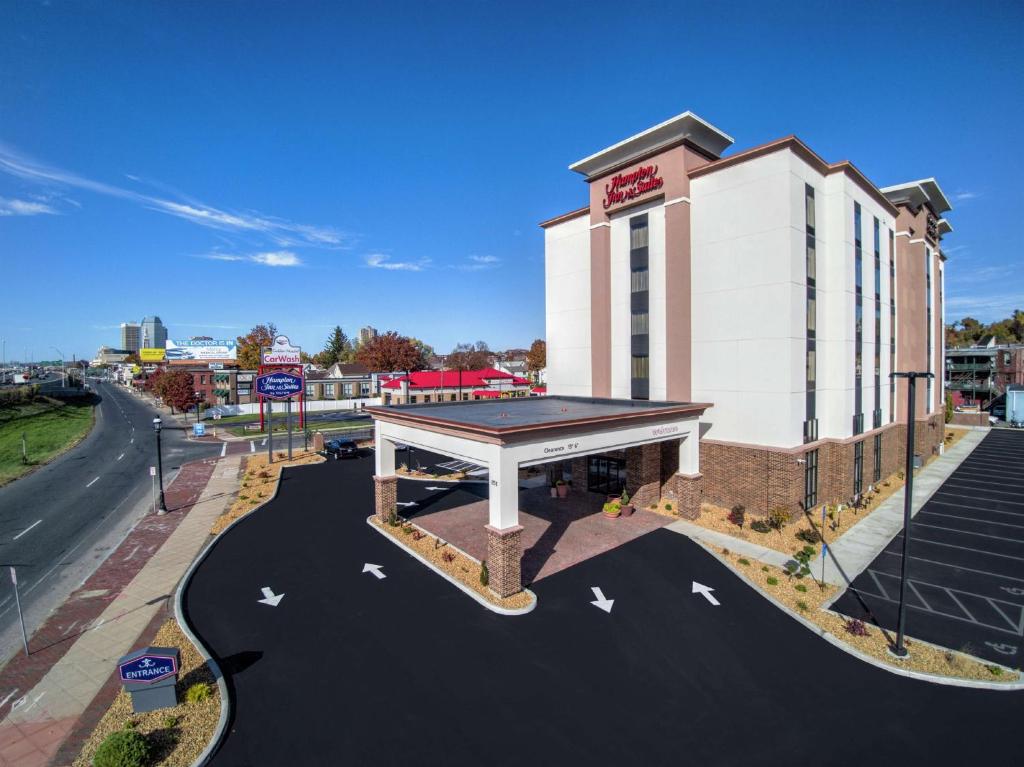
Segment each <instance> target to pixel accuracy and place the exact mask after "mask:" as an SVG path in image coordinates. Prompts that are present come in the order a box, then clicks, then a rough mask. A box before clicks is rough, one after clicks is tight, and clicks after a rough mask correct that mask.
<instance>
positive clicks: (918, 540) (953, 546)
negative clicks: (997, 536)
mask: <svg viewBox="0 0 1024 767" xmlns="http://www.w3.org/2000/svg"><path fill="white" fill-rule="evenodd" d="M896 537H897V538H902V537H903V533H900V534H899V535H897V536H896ZM912 540H913V541H914V543H930V544H932V545H933V546H945V547H946V548H947V549H960V551H971V552H973V553H975V554H985V555H986V556H989V557H999V558H1000V559H1012V560H1014V561H1016V562H1024V557H1015V556H1012V555H1010V554H997V553H996V552H994V551H985V550H984V549H972V548H971V547H970V546H957V545H956V544H954V543H942V542H941V541H932V540H929V539H928V538H918V537H916V536H915V537H914V538H912Z"/></svg>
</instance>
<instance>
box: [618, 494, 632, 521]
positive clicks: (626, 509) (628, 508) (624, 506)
mask: <svg viewBox="0 0 1024 767" xmlns="http://www.w3.org/2000/svg"><path fill="white" fill-rule="evenodd" d="M619 511H621V512H622V516H624V517H628V516H630V515H631V514H632V513H633V504H631V503H630V502H629V493H627V492H626V491H625V490H623V491H622V495H620V496H619Z"/></svg>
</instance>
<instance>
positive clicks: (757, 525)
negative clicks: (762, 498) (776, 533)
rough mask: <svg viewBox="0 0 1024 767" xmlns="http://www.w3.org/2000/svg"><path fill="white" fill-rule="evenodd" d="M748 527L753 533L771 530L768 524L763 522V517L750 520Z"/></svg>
mask: <svg viewBox="0 0 1024 767" xmlns="http://www.w3.org/2000/svg"><path fill="white" fill-rule="evenodd" d="M750 529H751V530H753V531H754V532H755V533H767V532H769V531H770V530H771V528H770V527H769V526H768V523H767V522H765V521H764V520H763V519H755V520H754V521H753V522H751V523H750Z"/></svg>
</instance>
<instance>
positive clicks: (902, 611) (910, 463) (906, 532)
mask: <svg viewBox="0 0 1024 767" xmlns="http://www.w3.org/2000/svg"><path fill="white" fill-rule="evenodd" d="M889 375H891V376H892V377H893V378H906V379H907V462H906V466H905V469H904V470H905V472H906V478H907V484H906V486H905V487H904V488H903V491H904V495H903V557H902V562H901V563H900V607H899V613H898V616H897V619H896V644H895V645H894V646H893V647H892V648H891V652H892V654H893V655H895V656H896V657H897V658H906V657H907V648H906V647H904V646H903V635H904V633H905V631H906V621H907V601H906V595H907V577H908V576H909V572H908V570H907V563H908V561H909V559H910V511H911V507H912V506H913V503H914V417H915V416H916V415H917V414H916V413H915V412H914V408H915V403H914V393H915V390H916V388H917V379H918V378H932V374H931V373H890V374H889Z"/></svg>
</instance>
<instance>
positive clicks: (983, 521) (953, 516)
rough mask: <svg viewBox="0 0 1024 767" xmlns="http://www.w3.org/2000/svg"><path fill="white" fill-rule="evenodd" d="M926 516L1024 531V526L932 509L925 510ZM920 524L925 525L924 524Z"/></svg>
mask: <svg viewBox="0 0 1024 767" xmlns="http://www.w3.org/2000/svg"><path fill="white" fill-rule="evenodd" d="M923 512H924V513H925V514H930V515H932V516H935V517H948V518H949V519H962V520H964V521H965V522H978V523H979V524H982V525H999V526H1000V527H1015V528H1017V529H1018V530H1024V525H1011V524H1010V523H1009V522H992V521H991V520H987V519H977V518H975V517H961V516H958V515H956V514H943V513H942V512H941V511H932V510H931V509H924V510H923ZM920 524H925V523H924V522H922V523H920Z"/></svg>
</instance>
